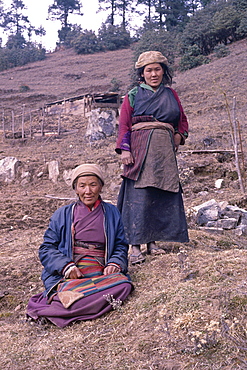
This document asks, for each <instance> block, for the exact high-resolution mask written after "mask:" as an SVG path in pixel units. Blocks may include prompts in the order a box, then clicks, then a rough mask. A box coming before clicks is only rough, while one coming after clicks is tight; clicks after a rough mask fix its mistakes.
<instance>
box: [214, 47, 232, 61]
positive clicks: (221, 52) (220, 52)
mask: <svg viewBox="0 0 247 370" xmlns="http://www.w3.org/2000/svg"><path fill="white" fill-rule="evenodd" d="M214 54H215V55H216V57H217V58H224V57H226V56H227V55H229V54H230V51H229V49H228V48H227V46H226V45H222V44H220V45H217V46H215V48H214Z"/></svg>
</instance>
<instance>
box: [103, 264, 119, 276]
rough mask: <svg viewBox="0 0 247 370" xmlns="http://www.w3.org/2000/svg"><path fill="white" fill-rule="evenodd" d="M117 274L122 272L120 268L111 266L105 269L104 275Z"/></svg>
mask: <svg viewBox="0 0 247 370" xmlns="http://www.w3.org/2000/svg"><path fill="white" fill-rule="evenodd" d="M117 272H120V267H117V266H114V265H109V266H106V267H105V268H104V271H103V275H110V274H116V273H117Z"/></svg>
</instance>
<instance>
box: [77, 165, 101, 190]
mask: <svg viewBox="0 0 247 370" xmlns="http://www.w3.org/2000/svg"><path fill="white" fill-rule="evenodd" d="M86 175H91V176H97V177H98V178H99V179H100V180H101V181H102V183H103V185H104V183H105V181H104V175H103V172H102V170H101V168H100V167H99V166H98V165H97V164H93V163H92V164H91V163H86V164H81V165H80V166H77V167H76V168H74V169H73V171H72V175H71V185H72V188H74V181H75V180H76V179H77V177H81V176H86Z"/></svg>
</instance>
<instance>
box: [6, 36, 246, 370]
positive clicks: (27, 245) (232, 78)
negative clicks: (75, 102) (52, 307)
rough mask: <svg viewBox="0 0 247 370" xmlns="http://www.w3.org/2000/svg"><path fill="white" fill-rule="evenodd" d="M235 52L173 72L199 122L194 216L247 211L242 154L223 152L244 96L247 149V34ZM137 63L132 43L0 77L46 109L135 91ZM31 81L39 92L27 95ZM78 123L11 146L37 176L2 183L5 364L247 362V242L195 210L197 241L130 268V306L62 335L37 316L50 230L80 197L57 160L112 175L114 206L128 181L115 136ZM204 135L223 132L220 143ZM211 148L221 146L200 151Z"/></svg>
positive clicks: (192, 143) (189, 162) (191, 161)
mask: <svg viewBox="0 0 247 370" xmlns="http://www.w3.org/2000/svg"><path fill="white" fill-rule="evenodd" d="M230 50H231V54H230V55H229V56H227V57H225V58H223V59H216V60H213V61H212V62H211V63H210V64H208V65H204V66H201V67H198V68H196V69H194V70H190V71H187V72H184V73H178V72H176V74H175V77H174V86H173V87H174V88H175V89H176V90H177V92H178V94H179V96H180V98H181V101H182V104H183V107H184V110H185V112H186V114H187V116H188V119H189V123H190V136H189V139H188V140H187V142H186V145H185V146H184V147H181V148H180V151H179V153H178V156H177V158H178V163H179V168H180V174H181V181H182V185H183V190H184V201H185V207H186V211H188V209H189V207H190V206H191V205H193V204H200V203H202V202H204V201H205V200H209V199H212V198H214V199H216V200H218V201H219V200H225V201H230V202H231V203H232V204H239V205H241V206H243V207H245V206H246V195H245V194H242V193H241V192H240V189H239V184H238V181H237V180H236V178H235V177H234V176H233V174H234V173H235V170H236V169H235V162H234V158H233V156H232V154H231V153H230V154H226V153H224V152H223V154H222V153H218V152H217V150H218V149H220V150H223V149H232V143H231V125H230V120H229V115H228V111H227V109H226V105H227V104H226V103H227V102H228V104H229V107H230V114H232V104H233V97H236V105H237V108H236V116H237V119H238V120H239V123H240V126H241V128H242V136H243V143H244V151H245V150H246V149H245V148H246V139H247V138H246V134H245V131H246V129H245V125H246V123H245V116H246V113H245V112H246V99H247V97H246V90H247V80H246V79H247V67H246V65H247V64H246V61H247V44H246V40H243V41H241V42H239V43H236V44H233V45H231V46H230ZM131 63H132V52H131V50H122V51H117V52H109V53H99V54H95V55H86V56H77V55H75V54H74V53H73V52H72V51H69V52H68V51H66V52H63V51H60V52H58V53H54V54H50V55H49V56H48V58H47V60H45V61H42V62H37V63H34V64H30V65H27V66H25V67H21V68H15V69H13V70H9V71H5V72H2V73H0V83H1V89H0V93H1V101H0V104H1V105H0V106H1V108H6V109H7V108H10V109H15V110H18V109H20V108H21V106H22V104H26V105H27V106H28V105H30V107H40V106H42V104H43V103H47V102H50V101H53V100H57V99H61V98H64V97H69V96H74V95H77V94H78V95H79V94H84V93H93V92H106V91H109V90H110V88H111V80H112V78H116V79H118V80H121V81H122V93H125V92H126V91H127V88H128V85H129V83H130V81H129V75H128V73H129V68H130V65H131ZM21 85H27V86H29V88H30V91H27V92H23V93H20V91H19V88H20V86H21ZM69 123H70V124H71V126H72V127H76V128H77V132H76V133H74V134H71V135H67V136H57V137H45V138H43V139H42V138H39V139H33V140H29V139H28V140H10V139H8V140H7V139H5V140H4V139H3V138H1V141H0V144H1V149H0V159H2V158H4V157H6V156H15V157H17V158H18V159H19V160H20V161H22V165H23V166H24V169H25V170H26V171H30V173H31V179H30V180H29V181H28V180H25V179H20V181H19V180H18V181H16V182H15V183H13V184H9V185H6V184H0V186H1V203H0V230H1V237H0V245H1V253H0V264H1V273H0V325H1V330H0V353H1V356H0V368H3V369H9V370H23V369H25V370H31V369H32V370H41V369H47V368H48V369H59V370H63V369H68V368H71V369H75V370H77V369H78V370H79V369H83V370H182V369H183V370H185V369H186V370H192V369H195V370H221V369H225V370H238V369H239V370H244V369H247V362H246V358H247V331H246V328H247V321H246V307H247V306H246V304H247V298H246V258H247V249H246V245H247V237H246V236H241V237H240V236H238V235H236V233H235V232H234V231H224V232H223V233H216V234H211V233H208V232H206V231H204V230H201V229H199V228H198V227H197V226H196V225H195V223H194V221H193V219H190V217H189V214H188V222H189V236H190V242H189V243H187V244H185V245H180V244H179V243H161V242H160V245H161V246H162V247H163V248H164V249H165V250H166V252H167V253H166V254H165V255H162V256H157V257H154V256H147V260H146V263H145V264H143V265H139V266H135V267H132V266H130V268H129V273H130V276H131V278H132V280H133V283H134V285H135V291H134V292H133V294H132V295H131V297H130V298H129V299H128V301H127V302H125V304H124V305H123V306H122V307H121V308H120V309H119V310H116V311H112V312H111V313H110V314H108V315H106V316H104V317H102V318H100V319H97V320H95V321H89V322H81V323H78V324H75V325H73V326H71V327H68V328H65V329H63V330H60V329H57V328H56V327H54V326H52V325H49V324H48V325H47V324H45V325H39V324H31V323H29V322H26V320H25V308H26V304H27V302H28V299H29V298H30V297H31V295H33V294H36V293H38V292H40V291H42V290H43V287H42V282H41V280H40V273H41V269H42V266H41V265H40V263H39V260H38V257H37V250H38V247H39V245H40V243H41V242H42V237H43V233H44V231H45V229H46V227H47V223H48V220H49V217H50V215H51V213H52V212H53V211H54V210H55V209H56V208H57V207H59V206H61V205H63V204H65V203H66V202H68V201H69V200H64V198H66V197H67V198H69V197H72V196H73V192H72V191H71V189H69V188H68V187H67V185H66V184H65V182H64V180H63V178H62V176H60V177H59V179H58V182H57V183H55V184H53V183H52V182H51V181H50V180H49V179H48V174H47V170H46V162H47V161H50V160H52V159H56V160H58V161H59V168H60V170H61V173H62V171H63V170H65V169H69V168H71V167H72V166H73V167H74V166H75V165H76V164H79V163H81V162H86V161H92V160H94V161H95V162H97V163H99V164H100V165H101V166H102V167H103V168H104V171H105V176H106V186H105V190H104V193H103V198H104V199H107V200H111V201H112V202H113V203H115V202H116V198H117V193H118V190H119V185H120V183H121V177H120V174H121V164H120V161H119V158H118V156H117V155H116V153H115V152H114V147H115V137H112V138H109V139H107V140H101V141H99V142H95V143H88V142H87V141H86V140H85V138H84V134H85V129H86V123H87V122H86V119H85V118H84V117H78V116H77V117H73V116H72V117H70V121H69ZM205 138H212V139H213V142H212V144H211V145H210V146H209V147H208V146H206V145H205V140H204V139H205ZM205 149H207V150H208V149H210V150H211V152H209V153H206V152H203V153H202V154H200V153H197V152H196V153H193V151H196V150H197V151H202V150H205ZM214 151H215V152H214ZM41 173H43V175H42V176H41V175H40V176H38V174H41ZM222 177H223V178H224V181H225V187H224V188H222V189H216V188H215V186H214V182H215V179H217V178H222ZM56 197H57V198H58V199H57V198H56ZM142 248H143V250H144V249H145V246H142Z"/></svg>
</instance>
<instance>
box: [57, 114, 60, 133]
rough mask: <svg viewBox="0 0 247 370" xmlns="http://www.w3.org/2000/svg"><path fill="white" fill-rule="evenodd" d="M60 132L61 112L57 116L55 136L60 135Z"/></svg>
mask: <svg viewBox="0 0 247 370" xmlns="http://www.w3.org/2000/svg"><path fill="white" fill-rule="evenodd" d="M60 132H61V112H60V113H59V114H58V125H57V134H58V135H60Z"/></svg>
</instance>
